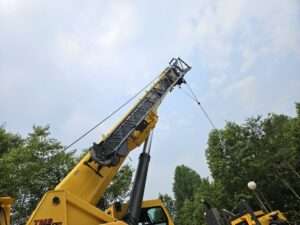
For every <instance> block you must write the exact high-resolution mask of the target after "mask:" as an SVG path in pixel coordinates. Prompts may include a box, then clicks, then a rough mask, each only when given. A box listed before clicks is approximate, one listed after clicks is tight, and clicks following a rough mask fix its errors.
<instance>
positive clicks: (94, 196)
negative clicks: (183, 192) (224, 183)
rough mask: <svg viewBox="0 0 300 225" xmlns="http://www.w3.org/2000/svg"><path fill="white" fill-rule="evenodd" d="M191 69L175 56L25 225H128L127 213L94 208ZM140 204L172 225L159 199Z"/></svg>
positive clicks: (38, 207)
mask: <svg viewBox="0 0 300 225" xmlns="http://www.w3.org/2000/svg"><path fill="white" fill-rule="evenodd" d="M190 69H191V67H190V66H189V65H188V64H186V63H185V62H184V61H183V60H182V59H180V58H173V59H172V60H171V61H170V62H169V65H168V66H167V68H166V69H164V70H163V72H162V73H161V74H160V75H159V77H158V78H157V79H156V81H155V82H153V84H152V85H151V87H150V88H149V89H148V90H147V91H146V93H145V94H144V96H142V98H141V99H140V100H139V101H138V102H137V103H136V104H135V105H134V106H133V107H132V108H131V109H130V110H129V112H128V113H127V114H126V115H125V116H124V118H123V119H122V120H121V121H120V122H119V123H117V125H116V126H115V127H114V128H113V129H112V130H111V131H110V132H109V133H108V134H107V135H106V136H105V137H104V138H103V139H102V140H101V141H100V142H99V143H96V144H93V146H92V147H91V148H90V151H88V153H87V154H86V155H85V156H84V157H83V158H82V159H81V160H80V162H79V163H78V164H77V165H76V166H75V167H74V168H73V169H72V170H71V171H70V172H69V173H68V175H67V176H66V177H65V178H64V179H63V180H62V181H61V182H60V183H59V184H58V185H57V186H56V187H55V189H54V190H53V191H49V192H47V193H46V194H45V195H44V196H43V198H42V199H41V201H40V202H39V204H38V206H37V207H36V209H35V210H34V212H33V213H32V214H31V217H30V218H29V220H28V221H27V225H99V224H108V223H116V224H122V225H124V224H126V223H125V220H124V219H123V216H124V215H125V214H124V213H125V211H126V210H125V211H124V210H123V211H122V213H123V214H122V213H120V212H119V213H118V215H117V214H115V213H114V211H113V210H112V209H111V210H110V211H105V212H104V211H102V210H100V209H99V208H97V204H98V202H99V200H100V199H101V197H102V196H103V193H104V192H105V191H106V189H107V187H108V185H109V184H110V182H111V181H112V179H113V177H114V176H115V175H116V173H117V172H118V169H119V168H120V166H121V165H122V163H123V162H124V160H125V159H126V157H127V155H128V153H129V152H130V151H131V150H133V149H135V148H137V147H138V146H140V145H141V144H142V143H144V142H145V140H146V139H147V138H148V137H149V134H150V132H151V131H152V130H153V129H154V127H155V124H156V122H157V120H158V116H157V115H156V112H157V109H158V107H159V105H160V103H161V102H162V100H163V99H164V97H165V96H166V95H167V93H168V92H170V91H172V90H173V88H174V87H175V86H177V85H180V84H182V83H183V82H184V76H185V74H186V73H187V72H188V71H189V70H190ZM138 199H139V198H138ZM135 205H137V204H135ZM143 206H147V207H148V208H149V209H152V208H153V207H154V208H157V209H158V210H160V209H161V210H163V211H164V215H167V219H168V221H170V222H169V225H172V222H171V219H170V217H169V215H168V214H167V212H166V210H165V209H164V207H163V206H162V205H161V203H160V202H159V201H158V200H157V201H148V202H147V201H145V202H143ZM158 206H159V207H158ZM152 210H153V209H152ZM152 210H151V211H149V213H150V214H151V213H153V212H152ZM147 212H148V211H145V210H143V211H142V212H141V213H142V214H143V215H144V214H145V213H147ZM116 213H117V212H116ZM150 214H149V215H150ZM143 218H144V217H143ZM119 219H120V220H119ZM114 221H115V222H114ZM116 221H118V222H116Z"/></svg>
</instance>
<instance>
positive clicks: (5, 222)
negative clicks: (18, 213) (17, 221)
mask: <svg viewBox="0 0 300 225" xmlns="http://www.w3.org/2000/svg"><path fill="white" fill-rule="evenodd" d="M12 203H13V199H12V198H10V197H0V225H9V224H10V209H11V205H12Z"/></svg>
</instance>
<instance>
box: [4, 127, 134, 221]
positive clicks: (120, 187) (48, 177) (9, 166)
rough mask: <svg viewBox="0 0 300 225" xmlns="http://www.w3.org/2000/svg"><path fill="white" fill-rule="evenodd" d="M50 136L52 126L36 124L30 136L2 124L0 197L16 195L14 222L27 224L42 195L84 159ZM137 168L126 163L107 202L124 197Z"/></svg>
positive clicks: (106, 194)
mask: <svg viewBox="0 0 300 225" xmlns="http://www.w3.org/2000/svg"><path fill="white" fill-rule="evenodd" d="M80 158H81V156H80V157H76V156H75V155H74V152H66V151H64V150H63V146H62V144H61V143H60V142H58V141H57V140H56V139H53V138H51V137H50V131H49V127H48V126H47V127H40V126H35V127H33V131H32V133H30V134H29V135H28V137H26V138H22V137H21V136H20V135H15V134H12V133H9V132H7V131H6V130H5V129H4V128H3V127H0V178H1V180H0V196H7V195H9V196H12V197H13V198H14V199H15V204H14V206H13V223H14V224H17V225H19V224H20V225H21V224H24V223H25V222H26V219H27V217H28V216H29V215H30V214H31V212H32V211H33V209H34V208H35V207H36V205H37V203H38V201H39V200H40V198H41V197H42V195H43V194H44V193H45V192H47V191H48V190H52V189H53V188H54V187H55V186H56V185H57V184H58V183H59V182H60V180H61V179H62V178H64V177H65V176H66V174H67V172H68V171H69V170H70V169H71V168H72V167H73V166H74V165H75V164H76V163H77V162H78V161H79V160H80ZM132 173H133V169H132V168H131V166H130V165H125V166H123V167H122V168H121V169H120V171H119V173H118V174H117V175H116V176H115V177H114V179H113V181H112V183H111V184H110V185H109V187H108V189H107V191H106V192H105V194H104V200H103V201H104V202H105V204H108V203H111V202H113V201H115V200H116V199H119V200H124V199H125V198H126V197H127V196H128V194H129V189H130V185H131V178H132Z"/></svg>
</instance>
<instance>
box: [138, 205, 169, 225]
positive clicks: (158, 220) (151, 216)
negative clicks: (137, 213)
mask: <svg viewBox="0 0 300 225" xmlns="http://www.w3.org/2000/svg"><path fill="white" fill-rule="evenodd" d="M139 225H168V218H167V216H166V214H165V213H164V211H163V209H162V208H161V207H155V208H143V209H142V212H141V218H140V222H139Z"/></svg>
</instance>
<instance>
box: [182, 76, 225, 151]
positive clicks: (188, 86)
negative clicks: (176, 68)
mask: <svg viewBox="0 0 300 225" xmlns="http://www.w3.org/2000/svg"><path fill="white" fill-rule="evenodd" d="M185 84H186V86H187V88H188V90H189V92H190V93H187V92H185V91H184V90H183V89H181V90H182V91H183V93H184V94H185V95H187V96H188V97H190V98H191V99H192V100H193V101H195V102H196V103H197V105H198V106H199V107H200V109H201V111H202V113H203V114H204V116H205V118H206V119H207V121H208V122H209V124H210V125H211V127H212V128H213V129H215V130H216V132H217V134H218V138H219V141H220V144H221V147H222V149H223V151H225V150H226V146H225V141H224V138H223V137H222V135H221V132H220V130H219V129H217V127H216V125H215V123H214V122H213V120H212V119H211V117H210V116H209V114H208V112H207V110H206V109H205V108H204V106H203V104H202V103H201V102H200V100H199V98H198V97H197V95H196V93H195V92H194V91H193V89H192V88H191V86H190V85H189V84H188V83H187V82H185Z"/></svg>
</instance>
